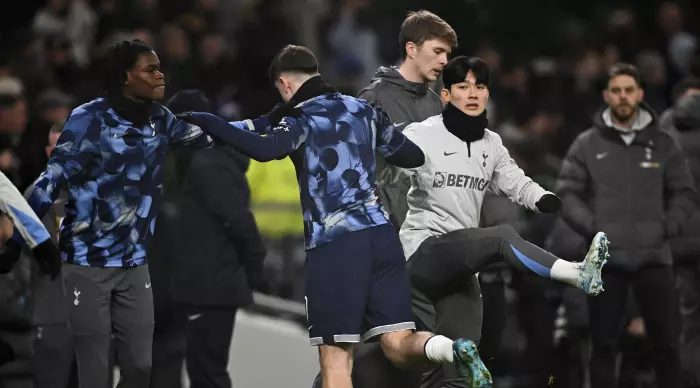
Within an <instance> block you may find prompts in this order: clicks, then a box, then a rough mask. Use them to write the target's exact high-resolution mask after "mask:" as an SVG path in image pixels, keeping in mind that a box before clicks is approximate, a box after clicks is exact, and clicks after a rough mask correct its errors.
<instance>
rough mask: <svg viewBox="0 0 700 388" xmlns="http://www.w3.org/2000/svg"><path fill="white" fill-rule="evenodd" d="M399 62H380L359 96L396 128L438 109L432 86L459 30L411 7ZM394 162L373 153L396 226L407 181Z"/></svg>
mask: <svg viewBox="0 0 700 388" xmlns="http://www.w3.org/2000/svg"><path fill="white" fill-rule="evenodd" d="M399 45H400V46H401V50H402V51H401V55H402V62H401V64H400V65H399V66H392V67H380V68H379V70H378V71H377V73H376V75H375V77H374V78H373V79H372V83H371V84H370V85H369V86H367V87H366V88H364V89H363V90H362V91H360V94H359V95H358V97H359V98H362V99H364V100H367V101H368V102H370V103H373V104H375V105H377V106H379V107H381V108H382V109H383V110H384V111H385V112H386V113H387V115H389V118H390V119H391V120H392V121H393V122H394V125H395V126H396V128H397V129H399V130H400V131H403V129H404V128H405V127H406V125H408V124H411V123H413V122H420V121H423V120H425V119H427V118H428V117H432V116H435V115H439V114H440V113H442V108H443V104H442V100H440V96H438V94H437V93H436V92H435V91H434V90H433V89H432V88H431V85H434V84H435V82H436V81H437V79H438V77H439V76H440V74H441V73H442V69H443V68H444V67H445V65H446V64H447V60H448V58H447V56H448V55H449V54H450V52H451V51H452V48H453V47H456V46H457V34H456V33H455V31H454V30H453V29H452V27H450V25H449V24H447V22H445V21H444V20H442V19H441V18H440V17H439V16H437V15H435V14H433V13H431V12H428V11H425V10H421V11H418V12H411V13H409V14H408V17H406V19H405V20H404V22H403V24H402V25H401V32H400V33H399ZM396 172H397V170H396V168H395V167H392V166H390V165H387V164H386V163H384V159H383V158H381V157H378V158H377V173H378V177H377V184H378V186H379V196H380V198H381V200H382V203H383V204H384V208H385V209H387V211H388V212H389V217H390V219H391V222H392V224H394V227H396V230H397V231H398V230H399V228H401V224H403V221H404V219H405V218H406V213H407V212H408V205H407V204H406V194H407V193H408V188H409V187H410V184H409V182H405V181H396V176H397V174H396Z"/></svg>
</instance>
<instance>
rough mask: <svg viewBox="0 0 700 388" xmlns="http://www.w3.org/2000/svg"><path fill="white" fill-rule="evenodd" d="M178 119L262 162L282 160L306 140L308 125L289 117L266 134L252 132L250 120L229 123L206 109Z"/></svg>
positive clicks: (180, 116)
mask: <svg viewBox="0 0 700 388" xmlns="http://www.w3.org/2000/svg"><path fill="white" fill-rule="evenodd" d="M178 118H179V119H181V120H185V121H188V122H189V123H192V124H194V125H197V126H199V127H200V128H202V130H204V131H205V132H207V133H208V134H209V135H211V136H212V137H214V138H216V139H218V140H220V141H221V142H222V143H224V144H228V145H230V146H232V147H234V148H236V149H237V150H239V151H240V152H242V153H243V154H245V155H247V156H249V157H251V158H253V159H255V160H257V161H259V162H267V161H270V160H275V159H279V158H281V157H283V156H285V155H287V154H289V153H290V152H292V151H294V150H295V149H297V148H299V146H300V145H301V144H302V143H303V142H304V141H305V140H306V132H305V129H304V126H303V125H299V124H298V123H297V122H296V120H295V119H294V118H286V119H285V120H283V121H282V122H281V123H280V124H278V125H277V126H275V127H274V128H273V130H272V131H270V132H269V133H268V134H267V135H266V136H261V135H259V134H258V133H256V132H252V131H250V130H249V125H250V121H247V120H246V121H234V122H228V121H226V120H224V119H222V118H220V117H218V116H215V115H213V114H210V113H203V112H189V113H184V114H181V115H178ZM263 125H264V124H263Z"/></svg>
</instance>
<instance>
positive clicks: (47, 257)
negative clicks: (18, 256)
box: [32, 239, 62, 280]
mask: <svg viewBox="0 0 700 388" xmlns="http://www.w3.org/2000/svg"><path fill="white" fill-rule="evenodd" d="M32 253H33V254H34V258H35V259H36V261H37V263H39V268H40V269H41V272H42V273H45V274H47V275H49V276H51V280H55V279H56V277H57V276H58V274H59V273H61V263H62V260H61V254H60V253H59V251H58V248H56V246H55V245H54V244H53V242H52V241H51V240H50V239H49V240H46V241H44V242H43V243H41V244H39V245H37V246H36V247H34V249H32Z"/></svg>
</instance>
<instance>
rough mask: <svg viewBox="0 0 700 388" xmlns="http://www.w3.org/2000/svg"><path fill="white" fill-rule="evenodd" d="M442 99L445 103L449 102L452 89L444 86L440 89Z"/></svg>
mask: <svg viewBox="0 0 700 388" xmlns="http://www.w3.org/2000/svg"><path fill="white" fill-rule="evenodd" d="M440 99H441V100H442V103H443V104H447V103H448V102H450V91H449V90H448V89H445V88H442V90H441V91H440Z"/></svg>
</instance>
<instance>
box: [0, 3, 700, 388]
mask: <svg viewBox="0 0 700 388" xmlns="http://www.w3.org/2000/svg"><path fill="white" fill-rule="evenodd" d="M27 3H28V4H20V8H21V9H22V11H21V12H14V13H12V14H10V12H9V7H10V5H12V6H13V7H14V6H15V5H16V4H15V2H6V3H3V6H2V8H3V11H2V12H3V14H4V15H3V19H6V20H3V22H2V25H0V29H1V30H0V170H2V171H3V172H4V173H5V174H6V175H7V176H8V177H10V178H11V179H12V181H13V182H14V183H15V184H16V185H17V187H18V188H19V189H20V191H23V190H24V189H25V188H26V187H27V186H28V185H29V184H31V183H32V181H33V180H34V179H36V177H37V176H38V175H39V174H40V173H41V171H42V170H43V168H44V167H45V164H46V161H47V157H46V152H45V147H46V146H47V138H48V133H49V129H50V127H51V125H52V124H53V123H55V122H60V121H61V120H64V119H65V118H66V117H67V115H68V114H69V113H70V111H71V110H72V109H73V108H74V107H76V106H78V105H80V104H82V103H84V102H87V101H89V100H90V99H92V98H94V97H96V96H97V95H98V94H99V89H98V84H99V83H98V79H97V77H98V76H99V71H98V70H99V69H98V67H97V65H98V61H97V60H96V58H99V56H100V55H101V54H102V53H103V51H104V50H105V49H106V48H107V47H108V46H110V45H111V44H113V43H115V42H117V41H120V40H123V39H129V38H132V37H136V38H139V39H142V40H144V41H146V42H148V43H150V44H151V45H153V47H155V48H156V50H157V53H158V55H159V58H160V61H161V63H162V70H163V73H164V74H165V79H166V82H167V88H166V94H167V96H166V98H167V97H168V96H171V95H173V94H174V93H176V92H177V91H180V90H183V89H190V88H199V89H202V90H203V91H204V92H205V93H206V95H207V96H208V98H209V99H210V100H211V102H212V103H213V105H214V108H215V112H216V113H217V114H219V115H220V116H224V117H227V118H229V119H231V120H234V119H241V118H249V117H257V116H258V115H260V114H263V113H266V112H268V111H269V109H270V108H271V107H272V106H273V105H274V104H276V103H277V102H279V95H278V94H277V91H276V90H275V89H274V88H273V87H272V85H271V84H270V82H269V80H268V79H267V74H266V70H267V66H268V64H269V61H270V60H271V58H272V57H273V56H274V54H275V53H276V52H277V51H278V50H279V49H280V48H281V47H283V46H284V45H286V44H290V43H291V44H301V45H305V46H307V47H309V48H311V49H312V50H313V51H314V52H315V53H316V54H317V55H318V57H319V61H320V63H321V67H322V69H321V73H322V74H323V75H324V76H325V77H326V79H327V80H328V81H329V83H331V84H333V85H335V86H336V87H337V88H339V89H340V90H341V91H343V92H344V93H346V94H351V95H356V94H357V92H358V91H359V90H360V89H362V88H363V87H364V86H366V85H367V84H369V83H370V81H371V79H372V77H373V75H374V73H375V71H376V70H377V68H378V67H379V66H381V65H392V64H396V63H397V61H398V60H399V59H400V47H399V46H398V31H399V27H400V25H401V22H402V20H403V19H404V17H405V16H406V13H407V12H408V11H410V10H418V9H421V8H423V9H427V10H430V11H432V12H435V13H436V14H438V15H440V16H441V17H442V18H444V19H445V20H446V21H447V22H448V23H450V24H451V25H452V27H453V28H454V29H455V31H456V32H457V34H458V37H459V47H458V48H457V49H456V50H455V51H454V54H455V55H456V54H466V55H476V56H480V57H482V58H483V59H485V60H486V61H487V62H488V63H489V65H490V66H491V69H492V72H493V73H492V74H493V76H492V79H491V84H490V91H491V101H490V104H489V107H488V116H489V128H490V129H492V130H494V131H496V132H498V133H499V134H500V135H501V136H502V137H503V138H504V141H505V143H506V145H507V147H508V148H509V150H510V152H511V155H513V156H514V158H515V159H516V160H517V162H518V163H519V165H520V166H521V167H522V168H523V169H524V170H525V171H526V173H527V174H528V175H530V176H532V177H533V178H535V179H536V180H537V181H538V182H539V183H541V184H542V185H543V186H544V187H545V188H548V189H552V188H553V184H554V181H555V180H556V177H557V174H558V171H559V168H560V165H561V161H562V158H563V157H564V155H565V153H566V151H567V149H568V147H569V145H570V144H571V142H572V141H573V139H574V138H575V137H576V136H577V135H578V134H579V133H580V132H582V131H583V130H585V129H586V128H587V127H588V126H590V125H591V122H592V117H593V114H594V112H595V111H596V110H597V109H599V108H600V107H601V106H602V104H603V101H602V98H601V90H602V88H603V87H604V84H603V83H604V82H605V74H606V71H607V69H608V68H609V67H610V66H611V65H613V64H615V63H617V62H621V61H622V62H628V63H632V64H634V65H635V66H637V68H638V69H639V71H640V72H641V75H642V79H643V83H644V84H643V86H644V89H645V93H646V94H645V95H646V98H645V99H646V101H647V102H648V103H649V105H650V106H651V107H652V108H653V109H655V110H656V112H657V113H658V114H662V113H663V112H665V111H666V110H667V109H669V108H672V107H673V104H674V102H675V100H676V99H677V97H678V90H679V86H677V85H679V83H681V81H682V80H684V79H686V78H687V77H689V76H693V75H694V76H695V77H699V76H700V40H699V36H700V35H699V34H700V23H698V22H700V2H698V1H693V0H679V1H676V2H662V1H659V0H636V1H623V0H588V1H585V2H578V1H575V2H565V1H545V0H531V1H518V0H488V1H486V0H439V1H438V0H435V1H422V0H402V1H393V0H167V1H165V0H160V1H159V0H45V1H35V2H32V1H30V2H27ZM247 176H248V179H249V183H250V188H251V194H252V206H253V211H254V213H255V216H256V220H257V222H258V227H259V228H260V230H261V232H262V233H263V234H264V235H265V237H266V239H267V242H268V249H269V250H270V252H269V254H268V257H267V259H266V273H267V274H268V276H269V279H270V281H271V288H270V290H269V293H270V294H271V295H274V296H278V297H281V298H284V299H287V300H291V301H298V302H300V301H303V278H302V276H303V260H304V251H303V229H302V228H303V226H302V223H301V213H300V211H299V197H298V188H297V184H296V180H295V175H294V172H293V166H292V165H291V162H289V160H282V161H275V162H272V163H267V164H264V165H263V164H259V163H255V162H253V163H251V165H250V167H249V169H248V171H247ZM167 177H168V178H167V184H166V186H165V192H166V197H165V204H164V207H163V211H162V212H163V213H165V215H164V216H162V217H161V218H160V219H159V224H163V223H165V224H167V223H168V222H177V207H176V206H174V205H173V203H174V202H173V201H174V200H173V198H175V197H176V196H177V191H178V184H179V182H180V181H179V178H180V177H179V176H178V170H177V168H176V167H175V163H174V162H172V163H171V168H169V169H168V170H167ZM696 179H697V178H696ZM642 195H643V194H642ZM483 217H484V219H483V223H484V225H496V224H502V223H510V224H512V225H514V226H516V229H517V230H518V231H519V232H520V233H521V234H522V235H523V236H525V237H527V239H528V240H530V241H531V242H534V243H536V244H539V245H542V246H547V245H548V244H553V243H557V242H561V241H559V240H557V239H556V238H554V240H557V241H554V242H553V238H552V237H551V236H552V231H553V230H554V229H555V228H556V225H557V219H556V218H551V217H544V216H534V215H533V214H529V213H527V212H525V211H524V210H521V209H519V208H518V207H517V206H515V205H512V204H510V203H509V201H508V200H507V199H500V198H490V199H489V200H488V201H487V202H486V204H485V208H484V211H483ZM183 227H187V228H196V227H197V226H196V225H184V226H183ZM553 228H554V229H553ZM548 238H549V239H548ZM157 244H166V245H167V244H168V242H167V238H163V239H159V240H157ZM550 248H551V247H550ZM573 260H575V261H578V260H580V258H573ZM154 261H156V262H157V263H155V262H154ZM151 262H152V263H153V265H152V268H151V271H152V276H153V278H154V290H155V291H154V292H156V294H158V293H160V298H161V299H160V300H163V299H164V298H165V299H167V287H161V288H160V289H159V288H158V287H157V284H158V283H157V282H158V281H159V280H158V279H162V278H165V277H167V276H168V275H167V258H165V257H155V255H154V258H152V259H151ZM156 271H158V273H154V272H156ZM480 276H481V281H482V287H483V288H484V299H485V303H484V305H485V306H486V308H487V309H490V308H491V309H494V310H498V311H496V312H492V313H486V316H485V322H484V327H485V328H486V329H485V333H484V341H485V343H486V344H484V345H483V346H491V348H492V349H496V350H494V351H493V355H492V360H491V368H492V369H493V371H494V373H495V375H496V381H497V384H501V386H527V385H526V384H527V381H528V378H529V377H532V376H534V375H536V374H538V373H539V374H551V375H553V376H556V378H557V379H559V380H565V381H570V384H569V385H558V386H571V387H578V386H585V380H586V379H585V377H583V376H584V375H585V373H584V372H583V371H584V370H585V364H586V363H585V357H586V354H587V349H586V345H585V332H586V324H587V322H586V319H587V318H586V308H585V306H583V305H585V302H586V299H585V297H583V295H578V294H577V292H576V291H575V290H572V289H569V288H567V287H562V286H557V285H555V284H553V283H552V282H546V281H542V280H540V279H535V278H532V277H529V276H523V275H521V274H515V273H511V272H510V271H508V270H507V269H505V268H499V267H495V268H492V269H490V270H489V271H485V272H482V273H481V275H480ZM30 282H31V274H30V272H29V271H28V270H27V268H26V267H23V266H18V268H17V269H16V270H15V271H14V272H13V273H11V274H10V275H7V276H0V336H2V335H3V334H2V333H3V331H5V332H7V331H14V332H17V331H21V330H22V328H23V327H26V325H25V326H23V323H22V322H23V319H25V318H26V316H25V315H24V313H23V311H24V310H23V306H24V301H25V300H27V298H28V297H29V295H28V292H29V289H30V287H29V283H30ZM161 284H166V282H165V281H161ZM157 297H158V295H157ZM156 303H158V299H157V301H156ZM533 312H535V313H533ZM268 313H269V314H275V312H274V311H272V312H269V311H268ZM280 314H281V313H280ZM499 314H503V315H505V316H506V317H507V318H506V319H500V318H498V319H491V318H490V317H498V316H501V315H499ZM533 317H535V318H534V319H533ZM291 318H293V319H297V320H298V321H299V323H300V324H301V325H303V324H304V321H303V317H302V319H298V318H299V317H291ZM635 318H636V317H635V315H634V309H633V308H631V309H630V317H629V322H630V323H633V322H635ZM498 326H502V330H504V331H503V333H505V334H504V335H502V336H500V335H499V336H497V337H496V338H493V337H490V336H489V333H487V331H488V328H490V327H498ZM496 332H498V331H496ZM489 341H490V342H489ZM624 344H625V355H626V356H625V361H624V362H623V370H625V371H627V372H625V373H626V374H625V375H624V376H625V379H626V380H624V383H625V384H628V385H625V386H629V387H643V386H646V385H645V384H649V383H650V382H649V380H650V377H649V376H650V374H652V373H651V369H650V366H649V364H648V362H647V361H648V360H647V358H648V357H647V356H648V354H646V353H645V346H646V344H645V341H644V330H643V325H642V326H639V325H634V324H631V325H630V326H629V330H627V334H626V340H625V341H624ZM533 352H534V353H535V355H533ZM625 368H627V369H625ZM0 376H2V369H0ZM309 383H310V382H309ZM562 384H563V383H562ZM661 386H662V385H661Z"/></svg>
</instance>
